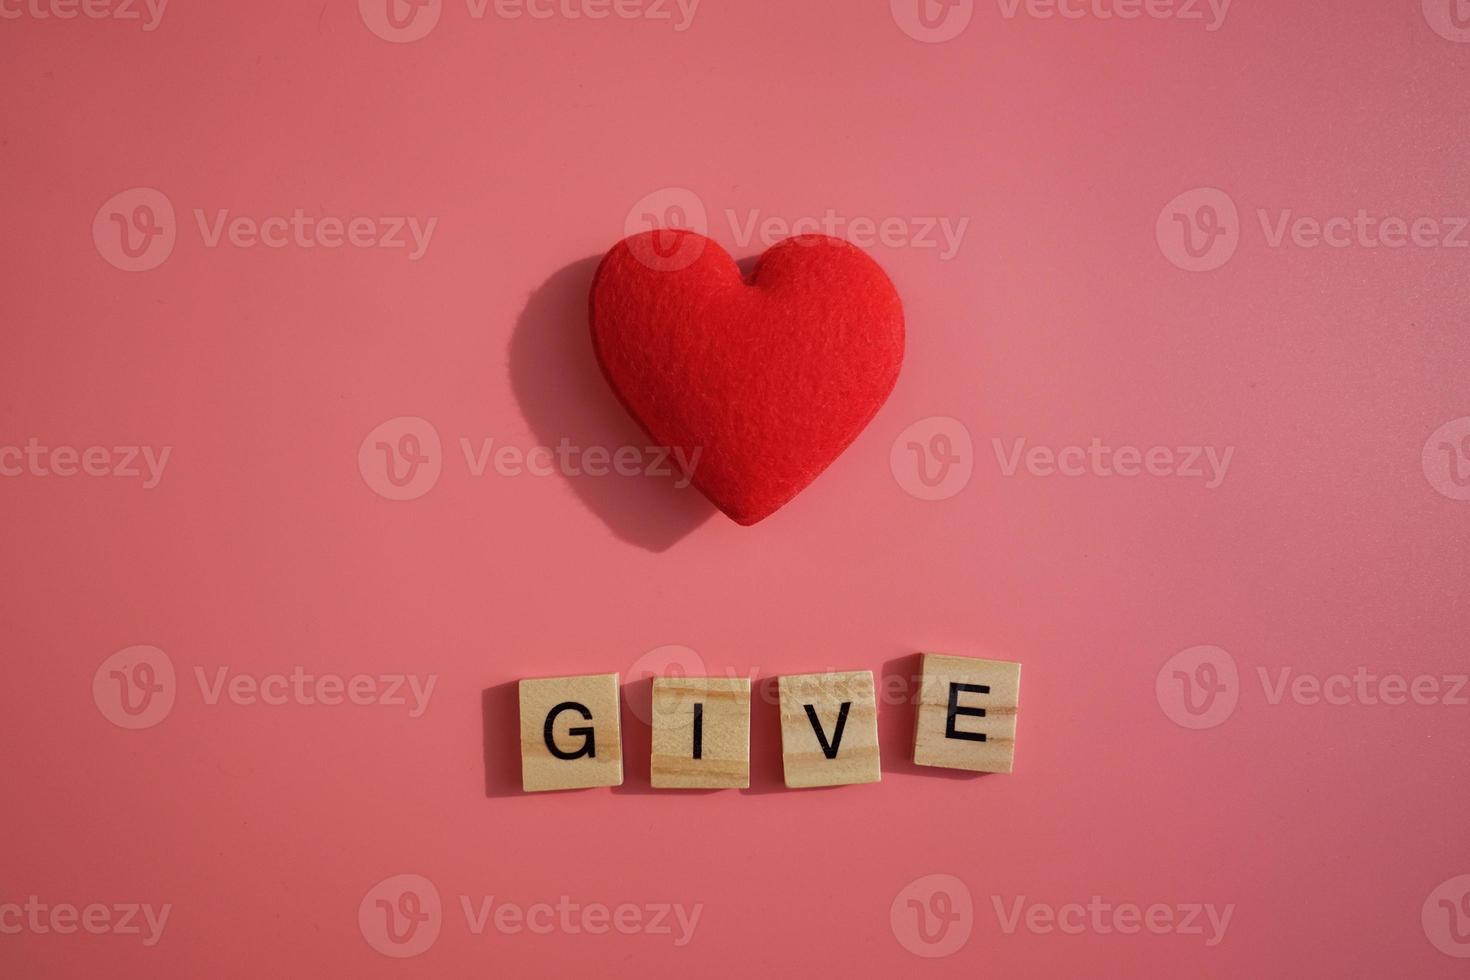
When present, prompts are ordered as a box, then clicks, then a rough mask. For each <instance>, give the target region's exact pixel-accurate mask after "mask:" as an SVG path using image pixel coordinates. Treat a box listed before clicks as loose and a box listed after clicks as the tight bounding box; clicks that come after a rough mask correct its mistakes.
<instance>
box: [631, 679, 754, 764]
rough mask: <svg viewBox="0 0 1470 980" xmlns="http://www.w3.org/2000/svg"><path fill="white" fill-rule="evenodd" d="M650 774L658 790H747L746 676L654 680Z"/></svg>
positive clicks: (748, 758)
mask: <svg viewBox="0 0 1470 980" xmlns="http://www.w3.org/2000/svg"><path fill="white" fill-rule="evenodd" d="M649 771H650V773H651V774H652V779H653V785H654V787H655V788H657V789H731V788H737V789H743V788H745V787H747V786H749V785H750V678H748V677H656V678H654V680H653V759H652V762H651V764H650V767H649Z"/></svg>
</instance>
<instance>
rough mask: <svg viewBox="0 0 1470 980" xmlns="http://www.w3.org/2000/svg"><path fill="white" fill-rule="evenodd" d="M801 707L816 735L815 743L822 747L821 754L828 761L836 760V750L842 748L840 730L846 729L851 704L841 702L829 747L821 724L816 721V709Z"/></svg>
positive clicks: (809, 706)
mask: <svg viewBox="0 0 1470 980" xmlns="http://www.w3.org/2000/svg"><path fill="white" fill-rule="evenodd" d="M802 707H804V708H806V717H807V720H808V721H810V722H811V723H812V731H814V732H816V733H817V743H818V744H819V745H821V746H822V754H823V755H825V756H826V757H827V758H829V759H835V758H837V750H838V749H839V748H840V747H841V746H842V730H843V729H844V728H846V727H847V711H848V709H849V708H851V707H852V702H851V701H844V702H842V710H841V711H839V712H837V732H836V734H835V735H833V736H832V742H831V744H830V745H829V744H828V743H827V735H826V733H825V732H823V731H822V723H821V722H820V721H818V720H817V709H816V708H814V707H812V706H811V705H809V704H805V705H802Z"/></svg>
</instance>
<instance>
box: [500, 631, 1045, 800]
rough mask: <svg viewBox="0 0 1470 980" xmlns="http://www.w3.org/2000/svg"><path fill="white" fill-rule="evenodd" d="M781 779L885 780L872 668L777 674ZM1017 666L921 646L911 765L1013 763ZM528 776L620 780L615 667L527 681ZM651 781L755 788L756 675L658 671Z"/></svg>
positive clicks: (579, 782) (532, 782) (997, 768)
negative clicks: (752, 780)
mask: <svg viewBox="0 0 1470 980" xmlns="http://www.w3.org/2000/svg"><path fill="white" fill-rule="evenodd" d="M777 684H778V688H779V691H780V708H781V754H782V760H783V763H784V766H785V770H786V785H787V786H788V787H789V788H791V789H799V788H804V787H809V786H846V785H850V784H853V783H876V782H878V781H879V780H880V779H881V778H882V768H881V766H880V763H879V756H878V700H877V697H876V696H875V693H874V686H873V673H872V671H867V670H861V671H852V672H850V673H836V674H795V675H791V676H786V677H780V678H777ZM1020 686H1021V665H1020V664H1016V663H1005V662H1001V661H995V660H976V659H973V658H970V657H951V656H946V655H943V654H936V653H926V654H924V664H923V671H922V674H921V681H920V690H919V699H918V705H917V710H916V711H915V721H914V763H915V764H916V765H921V766H936V767H939V768H942V769H968V770H971V771H973V772H1010V771H1011V767H1012V763H1013V760H1014V757H1015V748H1016V704H1017V701H1018V700H1019V695H1020ZM520 708H521V783H522V786H523V787H524V789H525V791H526V792H528V793H534V792H539V791H542V790H556V789H584V788H587V787H591V786H621V785H622V784H623V742H622V731H621V723H620V717H619V716H620V715H621V713H622V710H621V709H622V705H621V702H620V695H619V686H618V675H617V674H593V675H590V676H584V677H543V678H537V679H528V680H523V681H521V682H520ZM649 772H650V777H651V782H652V784H653V786H654V788H655V789H743V788H747V787H749V786H750V679H749V678H748V677H656V678H654V680H653V746H652V751H651V761H650V766H649Z"/></svg>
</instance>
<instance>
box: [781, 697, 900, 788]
mask: <svg viewBox="0 0 1470 980" xmlns="http://www.w3.org/2000/svg"><path fill="white" fill-rule="evenodd" d="M780 688H781V754H782V756H783V759H784V762H785V765H786V785H787V786H788V787H790V788H792V789H798V788H802V787H807V786H843V785H846V784H848V783H876V782H878V781H879V780H880V779H882V778H883V773H882V769H881V767H880V764H879V760H878V699H877V697H876V696H875V695H874V693H873V672H872V671H869V670H860V671H853V672H852V673H845V674H795V675H792V676H790V677H782V678H781V679H780Z"/></svg>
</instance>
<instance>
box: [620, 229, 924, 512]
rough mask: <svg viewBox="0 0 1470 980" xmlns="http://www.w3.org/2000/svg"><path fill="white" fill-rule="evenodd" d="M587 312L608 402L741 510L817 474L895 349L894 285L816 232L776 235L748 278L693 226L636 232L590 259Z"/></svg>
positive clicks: (866, 407)
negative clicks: (613, 398)
mask: <svg viewBox="0 0 1470 980" xmlns="http://www.w3.org/2000/svg"><path fill="white" fill-rule="evenodd" d="M591 318H592V344H593V347H594V348H595V350H596V352H597V360H598V363H599V364H601V365H602V371H603V374H605V375H606V376H607V380H608V382H609V384H611V385H612V388H613V391H614V393H615V394H616V395H617V396H618V399H619V401H621V402H622V403H623V406H624V407H625V408H627V410H628V412H629V413H630V414H631V415H632V416H633V418H634V419H635V420H637V422H638V423H639V424H640V425H641V426H642V427H643V429H644V430H645V431H646V432H647V433H648V434H649V436H650V437H651V438H652V439H653V440H654V441H655V442H657V443H658V444H659V445H660V446H666V447H669V448H670V449H677V450H680V451H682V452H683V454H684V455H683V457H682V458H683V459H685V460H690V461H696V460H697V461H696V462H693V465H692V467H691V469H692V472H691V473H689V474H688V475H689V477H690V480H691V482H692V483H693V484H694V485H695V486H696V487H698V488H699V489H700V490H701V491H702V492H703V493H704V495H705V496H707V497H708V498H709V499H710V500H711V501H712V502H713V503H714V505H715V506H716V507H718V508H719V509H720V510H722V511H724V512H725V513H726V514H727V515H729V516H730V518H731V519H733V520H734V521H735V522H736V523H738V524H754V523H756V522H757V521H759V520H762V519H764V518H766V517H769V516H770V515H771V514H773V513H775V512H776V511H777V510H778V509H779V508H781V507H782V506H783V505H785V504H786V503H787V502H788V501H790V500H791V498H792V497H795V496H796V495H797V494H798V493H800V492H801V491H802V490H803V489H805V488H806V486H807V485H808V484H810V483H811V482H812V481H813V480H815V479H816V478H817V476H819V475H820V474H821V473H822V471H823V470H825V469H826V468H827V467H828V466H829V465H830V464H831V463H832V461H833V460H835V459H836V458H837V457H838V456H839V455H840V454H841V453H842V451H843V450H844V449H846V448H847V446H848V445H849V444H850V443H851V442H852V441H853V439H855V438H857V435H858V433H860V432H862V430H863V429H864V428H865V427H866V426H867V424H868V422H869V421H871V420H872V418H873V416H874V415H875V414H876V413H877V411H878V409H879V407H880V406H882V404H883V402H884V400H885V399H887V397H888V393H889V392H890V391H892V390H893V385H894V382H895V381H896V380H897V379H898V370H899V367H900V366H901V365H902V363H903V347H904V325H903V305H902V303H901V302H900V301H899V298H898V292H897V291H896V290H895V289H894V288H893V283H891V282H890V281H889V279H888V276H887V275H886V274H885V273H884V272H883V270H882V269H881V268H880V267H879V266H878V263H877V262H875V261H873V259H871V258H869V257H868V256H867V255H866V254H865V253H864V252H862V251H861V250H860V249H858V248H856V247H855V246H853V245H850V244H848V243H847V242H844V241H842V240H841V239H837V238H829V237H827V236H825V235H802V236H800V237H797V238H789V239H787V240H786V241H783V242H781V243H779V244H777V245H774V246H772V247H771V248H770V249H768V250H767V251H766V253H765V254H764V255H762V256H761V258H760V261H759V263H758V264H757V265H756V268H755V271H754V272H753V273H752V274H751V276H750V278H749V281H748V282H747V281H746V279H745V278H744V277H742V276H741V273H740V269H739V268H738V267H737V266H736V264H735V262H734V260H733V259H731V258H730V256H729V254H728V253H727V252H725V250H724V249H722V248H721V247H720V246H719V245H718V244H716V243H715V242H713V241H711V240H709V239H708V238H705V237H704V236H702V235H698V234H696V233H694V232H689V231H651V232H645V233H644V234H641V235H635V236H633V237H632V238H628V239H625V240H624V241H622V242H619V243H618V244H617V245H615V246H614V247H613V249H612V251H610V252H608V253H607V256H606V257H605V258H603V260H602V264H601V265H600V266H599V267H598V270H597V275H596V277H595V278H594V279H593V281H592V298H591ZM695 453H698V455H697V456H696V455H695Z"/></svg>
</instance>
